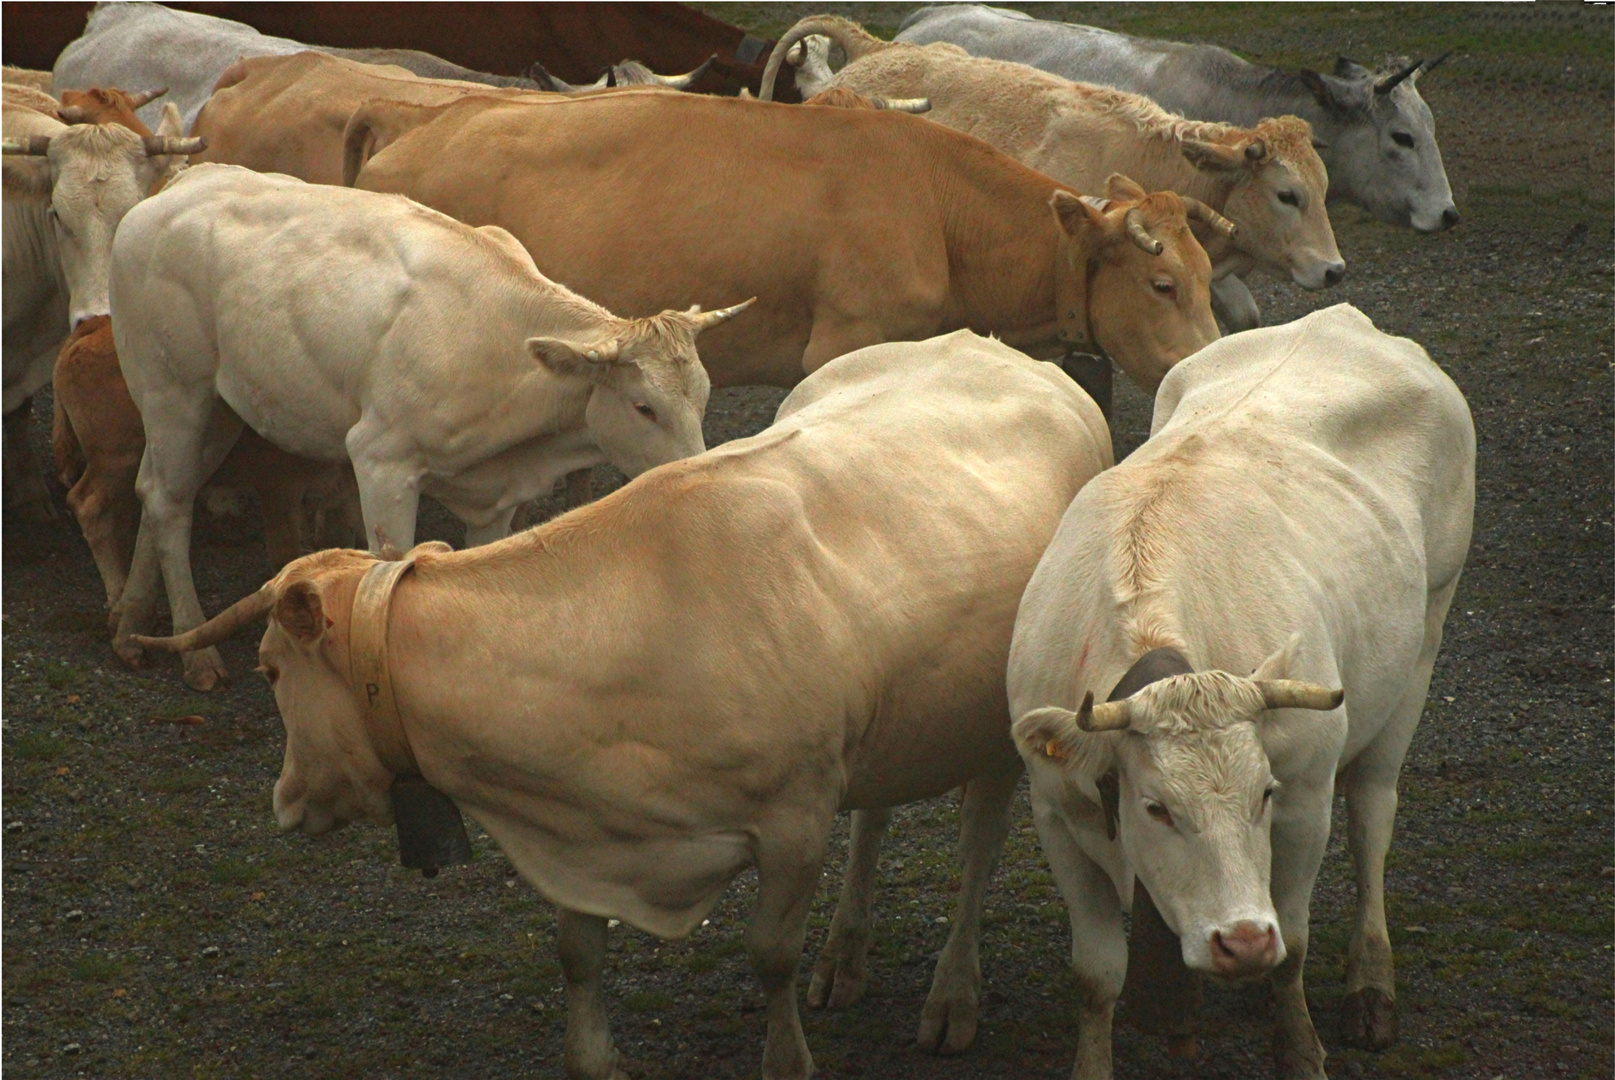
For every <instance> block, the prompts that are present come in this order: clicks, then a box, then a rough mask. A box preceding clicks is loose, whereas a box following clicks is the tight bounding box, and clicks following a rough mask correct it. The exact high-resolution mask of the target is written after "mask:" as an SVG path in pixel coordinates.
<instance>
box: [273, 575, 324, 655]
mask: <svg viewBox="0 0 1615 1080" xmlns="http://www.w3.org/2000/svg"><path fill="white" fill-rule="evenodd" d="M272 616H273V618H274V620H275V621H276V622H278V623H280V625H281V626H282V628H284V629H285V630H286V632H287V633H289V634H291V635H292V636H293V637H295V638H297V639H298V640H299V641H301V642H304V643H305V644H309V645H312V644H314V643H315V642H316V641H319V640H320V636H321V635H323V634H324V633H325V627H326V625H327V620H326V618H325V605H324V604H322V603H321V602H320V591H319V589H317V588H315V587H314V585H313V584H312V583H311V582H308V581H294V582H292V583H291V584H290V585H288V586H287V587H286V589H285V591H284V592H282V593H281V594H280V599H278V600H276V601H275V608H274V611H273V613H272Z"/></svg>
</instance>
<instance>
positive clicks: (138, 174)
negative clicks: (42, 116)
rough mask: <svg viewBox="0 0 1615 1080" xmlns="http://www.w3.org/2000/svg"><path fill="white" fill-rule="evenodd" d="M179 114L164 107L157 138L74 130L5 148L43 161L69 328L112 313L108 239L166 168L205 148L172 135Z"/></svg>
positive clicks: (84, 127) (102, 127)
mask: <svg viewBox="0 0 1615 1080" xmlns="http://www.w3.org/2000/svg"><path fill="white" fill-rule="evenodd" d="M179 130H180V122H179V112H178V110H176V109H175V108H174V107H173V106H172V105H170V106H168V108H167V109H166V110H165V113H164V116H163V122H162V124H161V125H159V127H158V129H157V131H158V133H157V134H156V135H147V136H144V137H143V136H141V135H138V134H136V133H135V132H134V131H131V130H130V129H129V128H127V127H123V126H122V125H120V124H77V125H73V126H70V127H68V128H67V129H66V130H65V131H61V132H58V133H57V134H55V135H53V136H49V137H35V138H31V139H29V140H28V141H27V142H26V143H23V144H17V143H10V142H8V143H7V144H6V146H5V150H6V153H8V154H15V153H20V154H29V155H35V156H44V157H46V158H47V159H48V160H49V162H50V209H49V213H50V217H51V223H52V229H53V232H54V234H55V239H56V247H57V252H58V254H59V257H60V259H61V266H62V274H63V276H64V278H65V279H66V281H67V288H68V325H69V329H71V328H72V327H73V326H77V325H78V324H79V323H80V322H82V321H83V320H85V319H88V318H91V317H92V316H96V315H106V314H109V313H110V311H111V304H110V302H109V300H108V272H109V270H110V267H111V262H112V237H113V234H114V233H116V232H117V229H118V224H119V222H121V221H122V220H123V216H124V215H125V214H126V213H128V212H129V210H130V209H131V208H132V207H133V206H134V205H135V203H137V202H139V201H140V200H141V199H143V198H145V197H146V195H147V194H148V193H150V191H151V190H152V188H153V187H154V186H156V185H157V184H158V183H159V182H160V181H161V180H162V179H164V178H165V177H166V176H167V175H168V174H169V172H170V170H171V168H172V167H173V165H174V163H175V160H176V159H177V158H180V157H182V156H183V155H185V154H191V153H195V152H196V151H198V150H200V149H201V148H202V147H203V146H205V145H206V144H205V142H204V141H203V140H201V139H183V138H180V137H179Z"/></svg>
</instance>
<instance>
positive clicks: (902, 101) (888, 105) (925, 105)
mask: <svg viewBox="0 0 1615 1080" xmlns="http://www.w3.org/2000/svg"><path fill="white" fill-rule="evenodd" d="M874 102H875V108H877V109H890V110H892V111H893V112H906V113H925V112H930V111H931V99H930V98H923V97H913V98H875V99H874Z"/></svg>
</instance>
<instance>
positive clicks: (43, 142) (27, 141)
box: [0, 135, 51, 157]
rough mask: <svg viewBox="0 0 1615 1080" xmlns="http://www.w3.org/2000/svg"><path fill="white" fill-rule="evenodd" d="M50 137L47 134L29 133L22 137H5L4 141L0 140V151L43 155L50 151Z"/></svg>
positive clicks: (33, 155)
mask: <svg viewBox="0 0 1615 1080" xmlns="http://www.w3.org/2000/svg"><path fill="white" fill-rule="evenodd" d="M50 139H51V137H50V136H49V135H29V136H27V137H26V138H23V139H6V140H5V141H4V142H0V153H5V154H26V155H27V156H29V157H44V156H45V155H46V154H48V153H50Z"/></svg>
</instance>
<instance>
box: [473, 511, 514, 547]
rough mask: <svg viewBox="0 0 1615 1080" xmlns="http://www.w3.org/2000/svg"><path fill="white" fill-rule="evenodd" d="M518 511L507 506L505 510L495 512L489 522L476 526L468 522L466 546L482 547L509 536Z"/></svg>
mask: <svg viewBox="0 0 1615 1080" xmlns="http://www.w3.org/2000/svg"><path fill="white" fill-rule="evenodd" d="M516 509H517V508H516V507H514V506H507V507H505V508H504V509H503V510H495V511H494V512H493V514H492V516H491V517H489V518H488V520H486V521H484V522H479V523H478V524H476V525H473V524H471V522H469V521H468V522H466V526H465V546H466V547H468V548H474V547H481V546H482V545H483V544H491V543H493V542H494V541H496V540H503V539H504V538H505V537H507V536H509V535H510V523H511V521H512V520H513V519H514V518H515V517H516Z"/></svg>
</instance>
